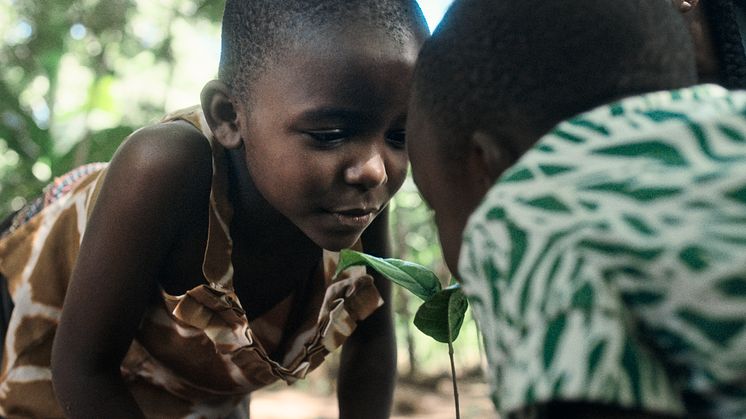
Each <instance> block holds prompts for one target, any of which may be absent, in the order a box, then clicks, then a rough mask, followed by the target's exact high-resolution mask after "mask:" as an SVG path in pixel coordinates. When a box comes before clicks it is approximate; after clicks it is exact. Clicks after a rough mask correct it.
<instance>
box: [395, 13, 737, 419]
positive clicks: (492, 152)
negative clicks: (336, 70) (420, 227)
mask: <svg viewBox="0 0 746 419" xmlns="http://www.w3.org/2000/svg"><path fill="white" fill-rule="evenodd" d="M696 80H697V78H696V68H695V59H694V53H693V48H692V45H691V42H690V39H689V35H688V33H687V29H686V26H685V24H684V22H683V19H682V17H681V15H680V14H679V13H678V11H677V10H676V9H675V8H674V7H672V5H671V2H670V0H626V1H615V0H558V1H544V0H522V1H520V2H515V1H507V0H456V2H455V3H454V5H453V6H452V7H451V9H450V10H449V11H448V13H447V14H446V16H445V18H444V20H443V21H442V23H441V24H440V26H439V27H438V28H437V29H436V31H435V33H434V34H433V36H432V37H431V38H430V39H429V40H428V41H427V42H426V43H425V45H424V46H423V49H422V51H421V53H420V55H419V58H418V63H417V68H416V70H415V81H414V88H413V89H414V90H413V98H412V101H411V104H410V114H409V120H408V122H407V125H408V131H407V132H408V151H409V153H410V160H411V164H412V173H413V176H414V180H415V182H416V183H417V185H418V186H419V188H420V191H421V193H422V195H423V197H424V198H425V200H426V201H427V202H428V203H429V204H430V206H431V207H432V208H433V209H434V211H435V220H436V223H437V225H438V228H439V234H440V238H441V243H442V245H443V248H444V255H445V258H446V262H447V264H448V266H449V267H450V268H451V270H452V271H453V272H454V274H455V273H456V272H458V275H457V276H458V277H459V278H460V280H461V281H462V285H463V289H464V291H465V293H466V294H467V296H468V298H469V301H470V303H471V307H472V308H473V311H474V316H475V318H476V319H477V320H478V322H479V324H480V326H481V330H482V332H483V335H484V344H485V347H486V354H487V359H488V365H489V371H488V373H487V374H488V376H489V377H490V379H491V384H492V396H493V400H494V403H495V405H496V407H497V408H498V409H499V410H500V412H501V413H502V417H504V418H514V417H515V418H523V417H541V418H545V417H558V418H569V417H572V418H575V417H583V418H591V417H594V418H595V417H599V418H600V417H606V418H609V417H613V418H622V417H625V418H641V417H678V416H683V415H686V416H691V417H718V418H743V417H746V351H745V350H744V348H746V217H744V214H746V117H745V116H744V115H746V94H744V93H742V92H730V91H728V90H725V89H723V88H722V87H719V86H716V85H698V86H693V87H688V86H692V85H693V84H695V83H696Z"/></svg>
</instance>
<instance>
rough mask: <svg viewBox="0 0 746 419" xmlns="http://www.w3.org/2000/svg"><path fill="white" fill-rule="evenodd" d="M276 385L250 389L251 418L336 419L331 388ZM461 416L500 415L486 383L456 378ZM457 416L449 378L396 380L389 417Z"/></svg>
mask: <svg viewBox="0 0 746 419" xmlns="http://www.w3.org/2000/svg"><path fill="white" fill-rule="evenodd" d="M310 386H311V387H310V388H306V389H301V388H296V387H295V386H290V387H288V386H286V385H275V386H272V387H270V388H268V389H266V390H262V391H257V392H254V393H252V396H251V418H252V419H336V418H337V414H338V412H337V401H336V398H335V396H334V395H333V392H329V391H328V389H326V390H325V391H319V390H318V389H314V388H313V384H310ZM459 399H460V404H461V418H462V419H499V418H498V415H497V414H496V413H495V411H494V407H493V406H492V403H491V402H490V400H489V399H488V398H487V385H486V384H485V383H483V382H478V381H474V380H470V381H466V382H463V380H461V381H460V382H459ZM455 417H456V414H455V408H454V403H453V390H452V384H451V382H450V380H447V379H438V380H437V382H434V383H431V384H430V385H428V386H423V385H413V384H407V383H399V384H398V385H397V388H396V393H395V397H394V412H393V415H392V416H391V418H392V419H404V418H407V419H453V418H455Z"/></svg>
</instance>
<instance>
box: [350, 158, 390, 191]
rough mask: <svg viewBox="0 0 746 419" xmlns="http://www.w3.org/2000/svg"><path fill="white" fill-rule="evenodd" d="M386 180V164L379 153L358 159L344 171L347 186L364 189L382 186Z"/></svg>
mask: <svg viewBox="0 0 746 419" xmlns="http://www.w3.org/2000/svg"><path fill="white" fill-rule="evenodd" d="M387 180H388V175H387V174H386V164H385V162H384V160H383V156H382V155H381V154H380V153H373V154H372V155H371V156H368V157H367V158H365V159H360V160H359V161H358V162H356V163H355V164H352V165H350V166H349V167H347V169H346V170H345V181H346V182H347V183H348V184H351V185H360V186H363V187H365V188H366V189H372V188H375V187H376V186H380V185H383V184H384V183H386V181H387Z"/></svg>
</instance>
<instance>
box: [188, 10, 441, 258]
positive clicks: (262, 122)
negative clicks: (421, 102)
mask: <svg viewBox="0 0 746 419" xmlns="http://www.w3.org/2000/svg"><path fill="white" fill-rule="evenodd" d="M427 35H428V30H427V24H426V23H425V20H424V18H423V16H422V13H421V11H420V9H419V7H418V5H417V3H416V2H415V1H414V0H375V1H370V0H364V1H363V0H326V1H321V0H316V1H311V0H287V1H277V0H253V1H248V0H228V1H227V4H226V8H225V14H224V17H223V36H222V42H223V45H222V56H221V63H220V73H219V81H213V82H211V83H209V84H208V85H207V86H206V87H205V89H204V90H203V93H202V106H203V110H204V112H205V117H206V119H207V121H208V123H209V125H210V127H211V129H212V130H213V133H214V135H215V138H216V140H217V141H218V142H220V144H222V145H223V146H224V147H225V148H228V149H234V150H240V152H241V153H242V154H243V156H244V159H245V168H240V169H241V170H247V171H248V174H249V177H250V179H251V182H252V184H253V185H252V186H253V187H254V188H255V189H256V191H258V193H259V195H260V196H261V197H262V199H264V200H266V202H267V203H268V204H269V205H270V206H271V207H273V208H274V209H276V210H277V211H279V213H281V214H282V215H283V216H285V217H286V218H287V219H289V220H290V221H291V222H292V223H293V224H295V225H296V226H297V227H298V228H299V229H300V230H301V231H303V233H305V234H306V236H308V237H309V238H310V239H311V240H313V241H314V242H315V243H316V244H317V245H319V246H321V247H324V248H327V249H332V250H336V249H339V248H344V247H348V246H351V245H352V244H354V243H355V241H357V239H358V238H359V237H360V235H361V233H362V232H363V230H364V229H365V228H366V227H367V226H368V225H369V224H370V223H371V221H372V220H373V219H374V218H375V217H376V216H377V215H378V214H379V213H380V212H381V211H382V210H383V209H384V207H385V206H386V204H387V203H388V201H389V199H390V198H391V196H392V195H393V194H394V192H396V190H398V188H399V187H400V186H401V184H402V182H403V180H404V177H405V175H406V167H407V162H408V160H407V155H406V150H405V142H404V141H405V137H404V129H405V126H404V125H405V121H406V115H407V103H408V99H409V92H410V84H411V75H412V70H413V68H414V62H415V59H416V56H417V52H418V50H419V47H420V46H421V44H422V42H423V41H424V39H425V38H426V37H427Z"/></svg>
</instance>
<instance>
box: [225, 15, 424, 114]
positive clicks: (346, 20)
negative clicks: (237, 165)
mask: <svg viewBox="0 0 746 419" xmlns="http://www.w3.org/2000/svg"><path fill="white" fill-rule="evenodd" d="M360 25H363V26H365V27H368V28H380V29H382V30H383V31H384V32H385V33H387V35H388V36H390V37H391V38H392V39H394V40H398V41H400V42H402V43H403V42H404V41H405V39H406V38H407V37H412V36H417V37H423V38H424V37H425V36H427V33H428V29H427V23H426V22H425V19H424V17H423V15H422V11H421V10H420V8H419V6H418V4H417V2H416V1H415V0H282V1H280V0H227V1H226V5H225V12H224V14H223V27H222V52H221V57H220V70H219V79H220V80H221V81H223V82H224V83H225V84H226V85H227V86H228V87H229V88H230V89H231V90H232V91H233V93H234V94H235V95H236V96H237V97H238V98H240V99H242V100H246V99H247V98H248V97H250V94H251V83H252V82H253V81H255V80H256V78H257V77H258V76H259V75H260V74H261V73H262V71H263V70H266V69H267V68H268V66H271V65H272V64H274V63H275V61H276V60H278V59H281V58H282V54H283V53H284V52H286V51H287V50H288V48H289V47H291V46H293V45H298V44H299V43H300V42H302V41H303V40H304V39H307V38H309V37H312V36H315V35H317V34H318V33H320V32H321V31H324V30H328V29H335V30H351V31H354V30H356V28H358V27H359V26H360Z"/></svg>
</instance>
